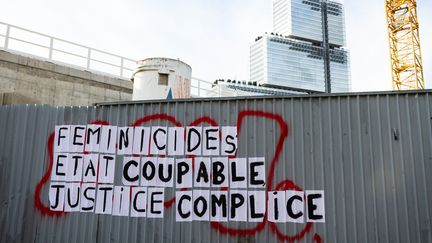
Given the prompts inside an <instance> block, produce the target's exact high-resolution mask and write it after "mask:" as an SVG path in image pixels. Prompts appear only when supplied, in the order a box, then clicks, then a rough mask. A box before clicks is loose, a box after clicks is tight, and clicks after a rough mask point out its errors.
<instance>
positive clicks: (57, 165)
mask: <svg viewBox="0 0 432 243" xmlns="http://www.w3.org/2000/svg"><path fill="white" fill-rule="evenodd" d="M236 152H237V128H236V127H230V126H223V127H217V126H209V127H197V126H194V127H185V128H184V127H161V126H153V127H116V126H104V125H87V126H85V125H62V126H56V128H55V137H54V155H53V156H54V157H53V158H54V160H53V162H54V163H53V167H52V170H51V185H50V188H49V202H50V209H51V210H53V211H66V212H95V213H97V214H111V215H116V216H130V217H148V218H163V217H164V208H165V207H164V206H167V205H168V204H169V202H166V200H167V199H166V197H165V196H166V195H165V189H164V188H167V187H168V188H175V189H176V190H177V191H176V192H175V195H173V196H175V201H176V206H175V210H176V221H219V222H227V221H243V222H261V221H262V220H264V217H265V215H267V218H268V220H269V221H272V222H297V223H302V222H304V221H308V222H324V221H325V217H324V193H323V191H305V192H302V191H268V192H266V191H265V189H266V172H265V168H266V167H265V159H264V158H263V157H250V158H236V157H235V155H236ZM118 155H122V156H120V157H119V156H118ZM116 168H117V170H119V168H121V171H120V170H119V172H120V174H121V176H120V175H118V176H115V175H116V174H117V173H116ZM115 178H118V179H120V178H121V182H122V185H121V186H117V185H114V182H115V181H119V180H115ZM248 189H254V191H251V190H248ZM171 194H174V193H171ZM266 208H267V211H268V212H266ZM266 213H267V214H266Z"/></svg>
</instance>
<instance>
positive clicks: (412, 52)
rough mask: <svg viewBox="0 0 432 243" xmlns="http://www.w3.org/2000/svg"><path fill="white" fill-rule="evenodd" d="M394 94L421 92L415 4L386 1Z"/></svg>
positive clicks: (410, 1) (406, 0) (421, 73)
mask: <svg viewBox="0 0 432 243" xmlns="http://www.w3.org/2000/svg"><path fill="white" fill-rule="evenodd" d="M385 8H386V18H387V26H388V36H389V45H390V62H391V70H392V83H393V90H406V89H424V79H423V66H422V59H421V53H420V37H419V24H418V19H417V4H416V0H385Z"/></svg>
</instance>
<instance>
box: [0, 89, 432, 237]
mask: <svg viewBox="0 0 432 243" xmlns="http://www.w3.org/2000/svg"><path fill="white" fill-rule="evenodd" d="M431 94H432V93H431V92H430V91H425V92H405V93H403V92H402V93H376V94H373V93H372V94H370V93H369V94H353V95H332V96H310V97H309V96H299V97H285V98H245V99H225V100H223V99H221V100H189V101H185V100H180V101H163V102H143V103H140V104H138V103H135V104H134V103H125V104H108V105H102V106H96V107H57V108H54V107H49V106H33V105H29V106H3V107H0V241H1V242H227V241H229V242H254V241H256V242H265V241H268V242H272V241H277V240H286V241H297V240H298V241H306V242H311V241H316V242H319V241H323V242H432V232H431V230H432V228H431V218H432V207H431V205H432V176H431V173H432V122H431V119H432V110H431V107H432V104H431V102H432V99H431V97H432V96H431ZM154 114H168V115H170V116H173V117H175V119H176V120H177V121H179V122H180V123H182V124H184V125H187V124H191V123H193V122H194V121H195V123H196V124H199V125H200V124H203V125H204V124H205V123H206V122H209V121H213V120H214V121H215V122H216V123H217V124H218V125H220V126H235V125H237V121H238V117H239V116H240V115H241V116H243V118H244V119H243V121H242V122H241V130H240V133H239V150H238V152H237V154H238V156H240V157H261V156H264V157H265V158H266V161H267V164H266V166H267V173H271V172H270V171H269V170H270V161H271V160H272V159H274V158H275V157H276V158H275V161H276V163H277V164H276V168H275V170H274V179H273V181H271V182H270V181H268V183H271V184H272V187H271V188H273V189H274V188H276V187H277V186H279V188H289V182H290V181H292V182H293V183H294V184H295V185H297V186H298V187H300V188H303V189H310V190H324V192H325V213H326V222H325V223H315V224H294V223H283V224H271V223H269V222H267V223H266V224H265V225H264V227H263V228H262V229H261V228H255V226H256V225H257V224H256V223H235V222H230V223H226V224H223V225H224V226H225V227H218V226H217V225H215V224H212V223H210V222H188V223H185V222H181V223H180V222H175V211H174V209H173V208H172V207H171V208H166V209H165V217H164V218H163V219H148V218H130V217H118V216H111V215H97V214H94V213H70V214H63V215H61V216H50V214H49V213H47V212H46V211H44V210H43V207H44V205H48V188H47V187H48V184H47V183H44V182H43V177H44V174H45V173H46V171H47V170H48V164H49V154H48V148H47V144H48V139H49V137H50V134H51V133H52V132H53V131H54V126H55V125H60V124H88V123H90V122H92V121H95V120H103V121H107V122H108V123H109V124H112V125H117V126H127V125H131V124H133V123H134V122H135V121H136V120H138V119H139V118H142V117H145V116H149V115H154ZM202 117H205V118H204V119H200V118H202ZM147 125H168V126H170V125H171V124H170V123H169V122H168V121H166V120H163V119H156V118H155V119H150V120H149V121H148V122H146V123H145V126H147ZM205 125H207V124H205ZM284 126H288V136H286V137H283V136H281V134H282V131H281V129H283V127H284ZM279 143H280V145H281V146H282V147H281V148H282V150H281V151H280V154H279V153H278V151H277V147H278V144H279ZM278 155H279V157H278ZM116 166H121V165H116ZM115 180H116V182H117V183H115V184H117V185H119V184H121V182H120V181H121V175H120V173H116V178H115ZM38 184H39V185H40V188H41V191H40V193H39V192H38V191H36V187H37V185H38ZM292 186H293V185H292V184H291V188H292ZM165 194H166V195H165V197H166V199H169V198H171V197H172V196H173V194H174V190H173V189H170V188H168V189H166V193H165ZM39 199H40V201H41V203H42V204H38V202H37V201H38V200H39ZM242 229H250V230H242Z"/></svg>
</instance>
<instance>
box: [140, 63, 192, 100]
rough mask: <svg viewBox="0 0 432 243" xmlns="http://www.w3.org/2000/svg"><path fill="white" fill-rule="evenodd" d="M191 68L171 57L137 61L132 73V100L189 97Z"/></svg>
mask: <svg viewBox="0 0 432 243" xmlns="http://www.w3.org/2000/svg"><path fill="white" fill-rule="evenodd" d="M191 75H192V68H191V67H190V66H189V65H188V64H186V63H184V62H182V61H180V60H179V59H171V58H160V57H156V58H147V59H144V60H141V61H138V68H137V69H136V71H135V73H134V75H133V78H132V80H133V83H134V86H133V100H151V99H176V98H190V80H191Z"/></svg>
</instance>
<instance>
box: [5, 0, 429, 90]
mask: <svg viewBox="0 0 432 243" xmlns="http://www.w3.org/2000/svg"><path fill="white" fill-rule="evenodd" d="M417 4H418V16H419V20H420V40H421V44H422V46H421V47H422V55H423V66H424V76H425V81H426V86H427V87H428V88H431V87H432V83H431V82H432V70H431V69H432V55H431V53H432V22H431V19H430V15H431V13H432V2H431V1H430V0H418V1H417ZM384 12H385V11H384V0H361V1H359V0H345V19H346V35H347V47H348V48H349V50H350V52H351V79H352V83H353V85H352V87H353V90H354V91H365V90H388V89H391V79H390V76H391V73H390V62H389V52H388V40H387V29H386V23H385V14H384ZM0 21H2V22H6V23H9V24H13V25H18V26H20V27H24V28H27V29H31V30H34V31H38V32H42V33H44V34H48V35H52V36H55V37H59V38H62V39H66V40H69V41H72V42H77V43H80V44H83V45H86V46H90V47H94V48H97V49H101V50H104V51H108V52H112V53H115V54H118V55H121V56H125V57H130V58H133V59H144V58H147V57H171V58H180V59H181V60H183V61H185V62H186V63H188V64H190V65H191V66H192V76H194V77H197V78H202V79H205V80H208V81H213V80H215V79H217V78H225V79H228V78H230V79H246V80H247V79H249V45H250V44H251V43H252V42H253V40H254V38H255V37H256V36H258V35H260V34H262V33H264V32H266V31H268V32H271V31H272V0H217V1H216V0H213V1H211V0H194V1H193V0H164V1H156V0H152V1H150V0H127V1H126V0H123V1H113V0H105V1H88V0H86V1H85V0H74V1H59V0H40V1H23V0H13V1H5V2H3V3H2V5H1V8H0Z"/></svg>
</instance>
